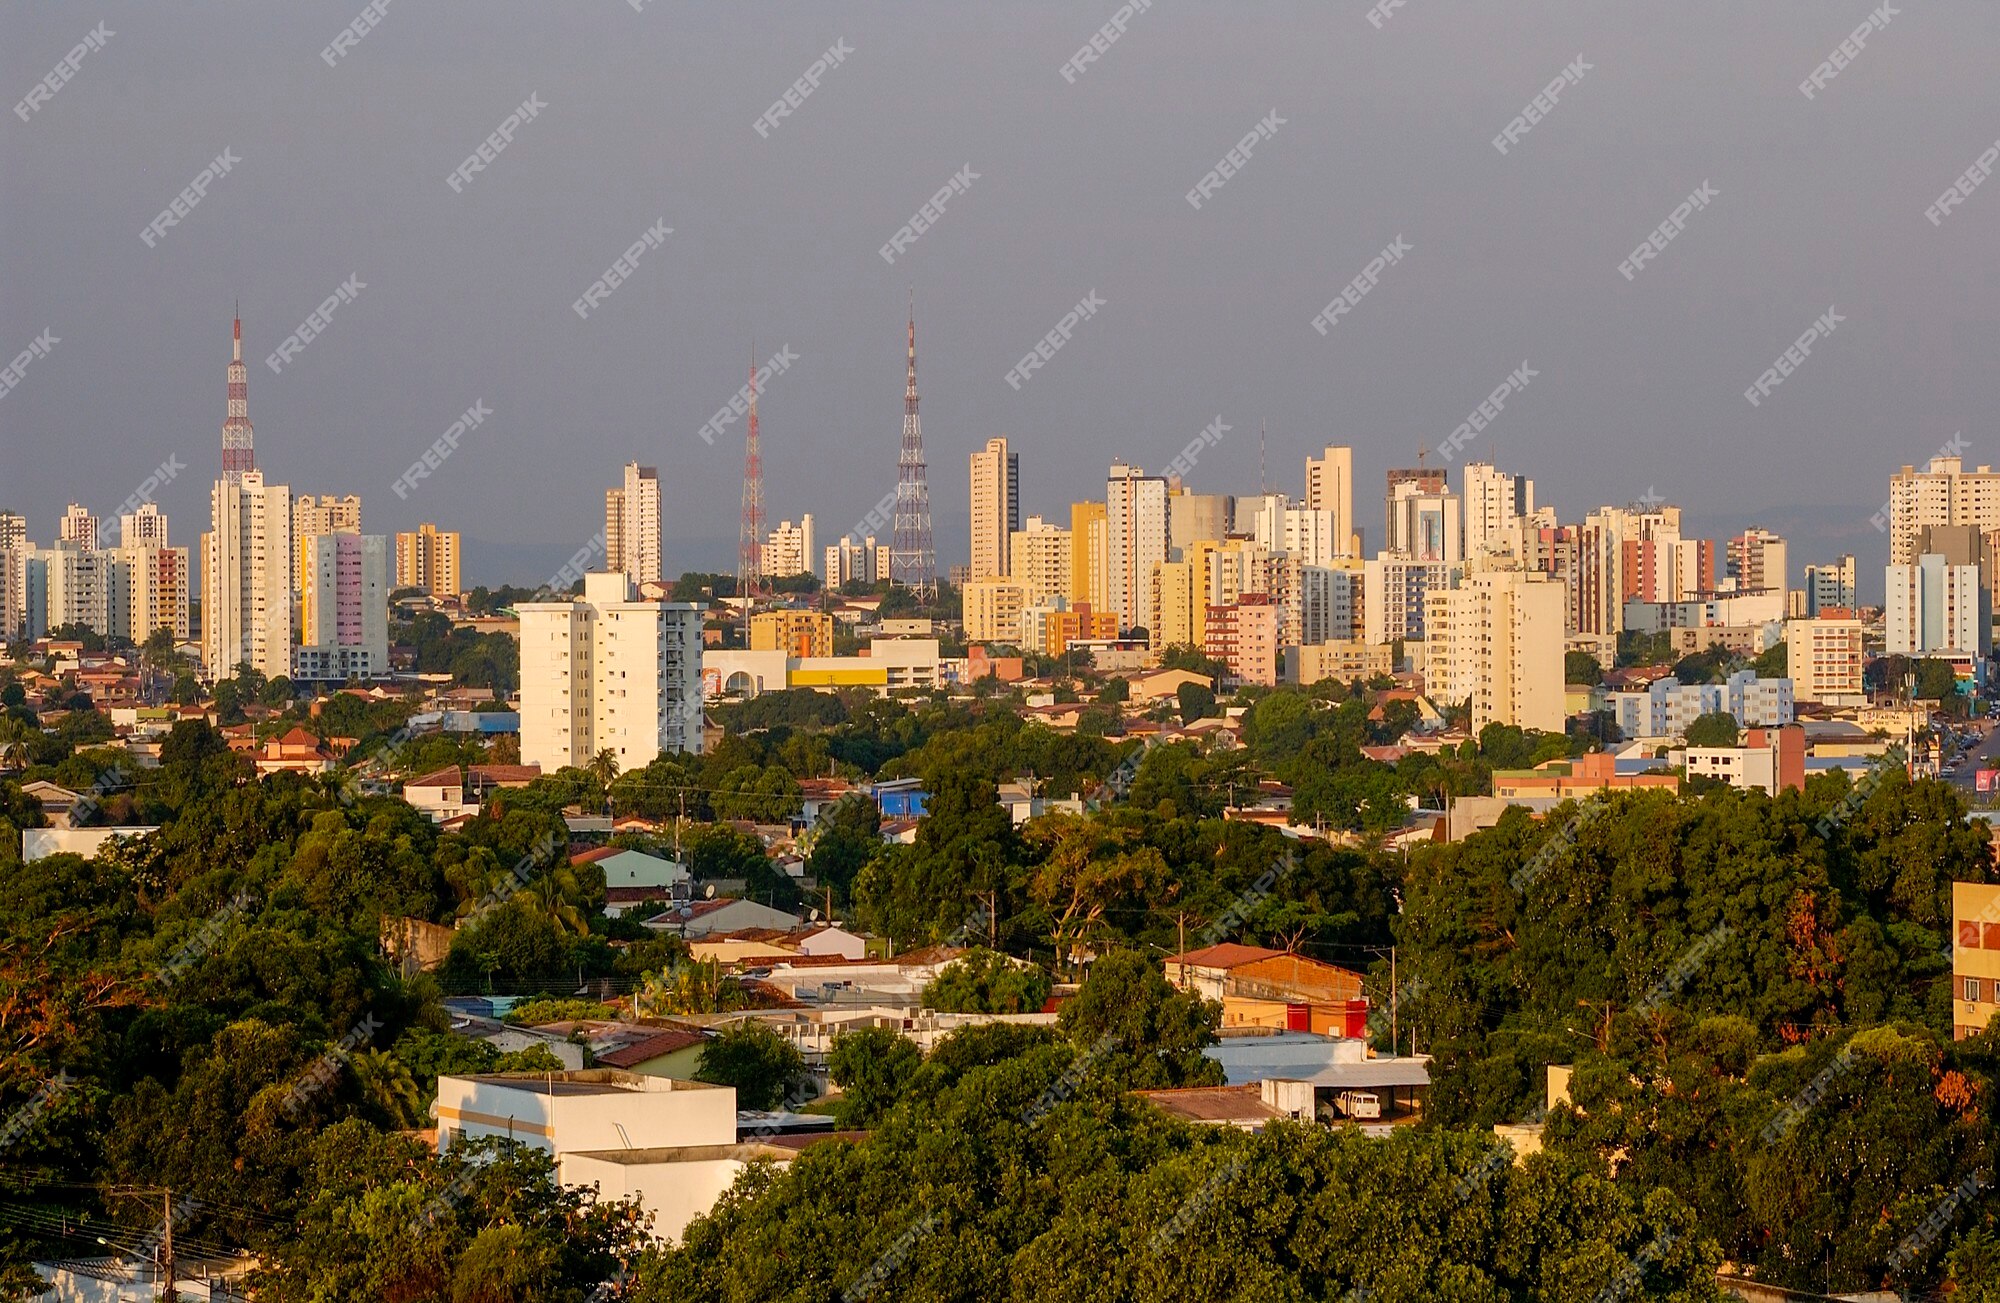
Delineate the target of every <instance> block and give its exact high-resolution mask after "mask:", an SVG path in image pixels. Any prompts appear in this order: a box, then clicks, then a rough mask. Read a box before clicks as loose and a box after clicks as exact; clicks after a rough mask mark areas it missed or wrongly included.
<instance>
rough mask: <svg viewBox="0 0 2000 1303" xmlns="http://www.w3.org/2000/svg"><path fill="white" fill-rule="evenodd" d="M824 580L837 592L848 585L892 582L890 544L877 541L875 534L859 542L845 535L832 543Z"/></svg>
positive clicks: (822, 572) (827, 556)
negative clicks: (890, 577) (890, 578)
mask: <svg viewBox="0 0 2000 1303" xmlns="http://www.w3.org/2000/svg"><path fill="white" fill-rule="evenodd" d="M820 582H821V583H822V584H823V585H825V586H826V587H827V588H829V589H831V590H833V591H835V592H838V591H840V589H841V588H843V587H844V586H846V585H848V584H857V583H858V584H885V583H887V582H889V545H888V544H887V543H877V542H876V541H875V536H874V535H873V534H870V535H868V537H866V538H864V539H862V540H861V541H860V542H858V543H857V542H855V541H853V540H852V539H849V538H842V539H841V540H840V541H839V542H837V543H832V544H829V545H828V547H827V549H826V568H825V569H824V570H823V571H821V573H820Z"/></svg>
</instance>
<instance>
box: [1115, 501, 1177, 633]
mask: <svg viewBox="0 0 2000 1303" xmlns="http://www.w3.org/2000/svg"><path fill="white" fill-rule="evenodd" d="M1104 494H1105V497H1104V504H1105V510H1104V519H1105V528H1104V555H1105V571H1106V575H1107V577H1108V579H1109V584H1108V587H1109V589H1110V597H1109V606H1108V608H1107V609H1109V610H1110V611H1112V612H1113V613H1115V614H1116V615H1117V616H1118V626H1119V628H1120V629H1121V630H1124V629H1141V628H1143V629H1147V630H1149V631H1150V630H1151V628H1152V626H1153V622H1154V619H1155V614H1154V610H1153V567H1154V566H1157V565H1159V564H1160V563H1161V562H1163V561H1165V560H1166V559H1167V481H1166V480H1165V479H1164V478H1163V477H1161V476H1158V475H1147V474H1146V473H1145V472H1144V471H1143V470H1141V469H1140V468H1139V467H1137V466H1130V465H1127V464H1125V463H1124V462H1113V463H1112V465H1111V471H1110V474H1109V476H1108V477H1107V478H1106V480H1105V483H1104Z"/></svg>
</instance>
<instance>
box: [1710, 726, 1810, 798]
mask: <svg viewBox="0 0 2000 1303" xmlns="http://www.w3.org/2000/svg"><path fill="white" fill-rule="evenodd" d="M1679 760H1680V763H1681V764H1682V765H1683V766H1685V767H1686V769H1687V775H1688V777H1689V778H1713V779H1715V780H1717V781H1718V782H1725V783H1728V784H1729V785H1730V786H1731V787H1738V788H1744V789H1746V790H1747V789H1749V788H1756V789H1757V790H1759V791H1761V792H1765V793H1768V794H1769V795H1771V796H1776V795H1777V794H1778V793H1779V792H1781V791H1785V790H1787V789H1789V790H1791V791H1795V792H1798V791H1804V790H1805V785H1806V743H1805V731H1804V730H1803V729H1800V728H1797V727H1788V728H1753V729H1751V730H1750V731H1749V732H1748V733H1746V734H1745V735H1744V737H1743V742H1742V744H1741V745H1740V746H1733V747H1688V748H1687V749H1686V750H1685V751H1684V752H1682V753H1680V756H1679Z"/></svg>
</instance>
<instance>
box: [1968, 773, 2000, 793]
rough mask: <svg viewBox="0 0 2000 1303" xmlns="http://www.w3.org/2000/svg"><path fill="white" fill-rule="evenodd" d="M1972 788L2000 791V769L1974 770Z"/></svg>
mask: <svg viewBox="0 0 2000 1303" xmlns="http://www.w3.org/2000/svg"><path fill="white" fill-rule="evenodd" d="M1972 790H1973V791H1975V792H2000V769H1975V770H1973V771H1972Z"/></svg>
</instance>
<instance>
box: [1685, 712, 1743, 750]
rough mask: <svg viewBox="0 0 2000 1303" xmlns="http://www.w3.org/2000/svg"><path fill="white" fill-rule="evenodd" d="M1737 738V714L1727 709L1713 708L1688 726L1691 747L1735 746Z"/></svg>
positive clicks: (1688, 742)
mask: <svg viewBox="0 0 2000 1303" xmlns="http://www.w3.org/2000/svg"><path fill="white" fill-rule="evenodd" d="M1736 740H1737V728H1736V716H1734V715H1732V714H1730V713H1729V712H1728V711H1726V710H1711V711H1709V712H1707V713H1706V714H1703V715H1701V716H1698V717H1697V718H1696V719H1695V720H1694V721H1693V722H1692V723H1690V724H1689V725H1688V726H1687V744H1688V745H1689V746H1691V747H1733V746H1735V745H1736Z"/></svg>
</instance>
